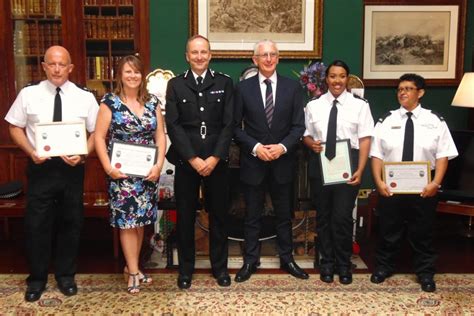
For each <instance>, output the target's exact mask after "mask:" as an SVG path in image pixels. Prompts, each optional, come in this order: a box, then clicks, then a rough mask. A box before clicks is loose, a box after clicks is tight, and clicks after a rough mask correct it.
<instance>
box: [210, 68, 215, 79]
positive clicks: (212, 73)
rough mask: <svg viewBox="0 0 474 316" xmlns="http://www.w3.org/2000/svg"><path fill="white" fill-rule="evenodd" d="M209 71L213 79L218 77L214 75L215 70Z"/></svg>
mask: <svg viewBox="0 0 474 316" xmlns="http://www.w3.org/2000/svg"><path fill="white" fill-rule="evenodd" d="M208 70H209V74H211V77H212V78H214V77H215V76H216V74H215V73H214V70H212V69H211V68H209V69H208Z"/></svg>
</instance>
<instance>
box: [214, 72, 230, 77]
mask: <svg viewBox="0 0 474 316" xmlns="http://www.w3.org/2000/svg"><path fill="white" fill-rule="evenodd" d="M217 73H218V74H219V75H222V76H225V77H227V78H230V76H229V75H228V74H225V73H223V72H220V71H218V72H217Z"/></svg>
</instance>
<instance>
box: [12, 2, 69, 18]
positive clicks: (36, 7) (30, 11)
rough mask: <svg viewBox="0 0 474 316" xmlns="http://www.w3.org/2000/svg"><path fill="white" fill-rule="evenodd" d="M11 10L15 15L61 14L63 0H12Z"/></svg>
mask: <svg viewBox="0 0 474 316" xmlns="http://www.w3.org/2000/svg"><path fill="white" fill-rule="evenodd" d="M11 6H12V7H11V10H12V14H13V16H15V17H18V16H20V17H22V16H47V17H60V16H61V0H11Z"/></svg>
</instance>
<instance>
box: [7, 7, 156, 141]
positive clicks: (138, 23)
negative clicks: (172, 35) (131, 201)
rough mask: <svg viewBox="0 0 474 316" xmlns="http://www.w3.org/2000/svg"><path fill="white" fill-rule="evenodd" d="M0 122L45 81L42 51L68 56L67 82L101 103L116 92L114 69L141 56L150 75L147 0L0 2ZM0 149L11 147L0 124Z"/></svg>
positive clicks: (8, 138)
mask: <svg viewBox="0 0 474 316" xmlns="http://www.w3.org/2000/svg"><path fill="white" fill-rule="evenodd" d="M0 26H1V29H2V31H1V32H0V43H2V44H3V45H2V46H3V49H1V50H0V69H3V70H2V71H0V82H1V83H2V84H0V116H2V117H4V116H5V115H6V113H7V111H8V109H9V108H10V106H11V104H12V103H13V101H14V100H15V98H16V95H17V94H18V92H19V91H20V90H21V89H22V88H23V87H24V86H25V85H27V84H28V83H30V82H34V81H38V80H43V79H45V75H44V72H43V70H42V67H41V62H42V61H43V55H44V52H45V50H46V49H47V48H48V47H49V46H51V45H63V46H64V47H66V48H67V49H68V50H69V52H70V53H71V59H72V62H73V64H74V66H75V67H74V70H73V72H72V73H71V75H70V80H71V81H74V82H76V83H78V84H82V85H85V86H87V87H88V88H89V89H90V90H91V91H92V92H93V93H94V94H95V95H96V97H97V99H100V98H101V97H102V96H103V95H104V94H105V93H106V92H108V91H111V90H112V89H113V88H114V76H115V68H114V67H115V65H116V64H117V62H118V60H119V59H120V58H121V57H122V56H125V55H128V54H139V55H140V57H141V58H142V60H143V62H144V65H145V70H146V71H148V70H149V65H150V46H149V39H150V36H149V0H1V1H0ZM0 143H2V144H11V140H10V137H9V134H8V125H7V124H0Z"/></svg>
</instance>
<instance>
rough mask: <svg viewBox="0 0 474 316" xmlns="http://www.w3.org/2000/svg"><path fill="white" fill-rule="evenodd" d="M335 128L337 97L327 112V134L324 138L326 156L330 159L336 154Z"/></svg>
mask: <svg viewBox="0 0 474 316" xmlns="http://www.w3.org/2000/svg"><path fill="white" fill-rule="evenodd" d="M336 130H337V99H334V101H333V102H332V108H331V112H330V113H329V123H328V135H327V138H326V153H325V155H326V158H327V159H329V160H331V159H333V158H334V157H335V156H336Z"/></svg>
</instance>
